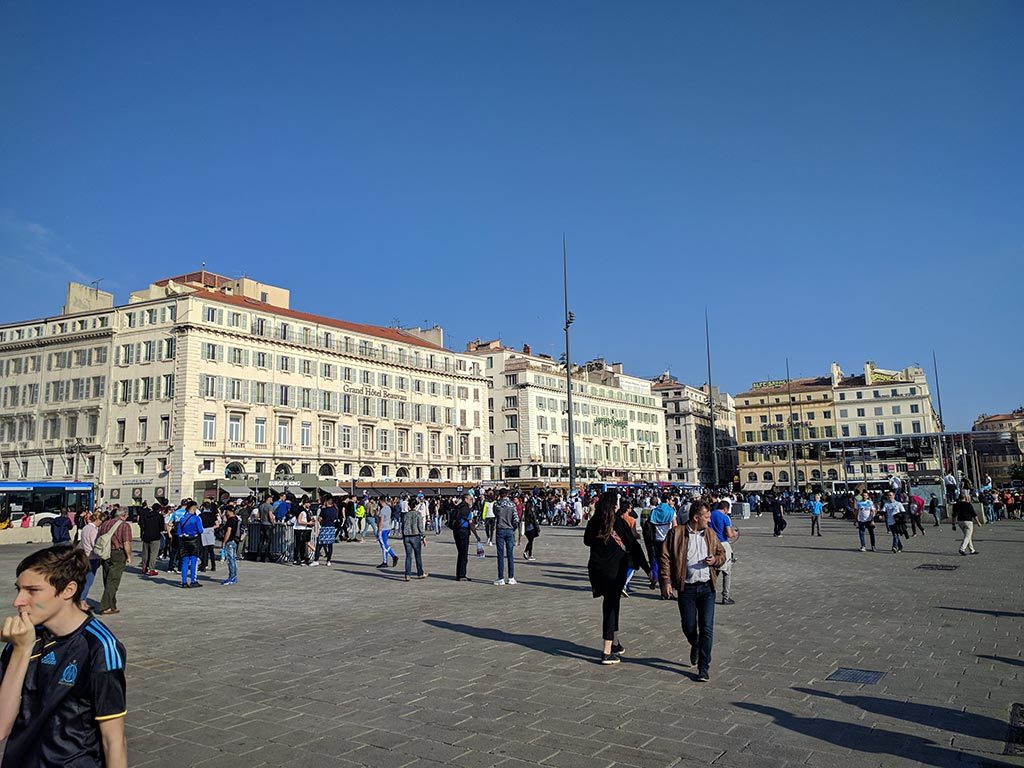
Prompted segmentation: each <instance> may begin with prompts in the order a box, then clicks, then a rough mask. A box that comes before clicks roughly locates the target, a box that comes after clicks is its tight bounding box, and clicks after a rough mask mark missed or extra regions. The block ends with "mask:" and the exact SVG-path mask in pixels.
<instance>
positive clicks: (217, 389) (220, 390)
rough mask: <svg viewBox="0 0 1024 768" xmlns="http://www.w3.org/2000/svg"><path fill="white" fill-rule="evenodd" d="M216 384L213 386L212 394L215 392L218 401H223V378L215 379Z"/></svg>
mask: <svg viewBox="0 0 1024 768" xmlns="http://www.w3.org/2000/svg"><path fill="white" fill-rule="evenodd" d="M216 382H217V383H216V385H215V389H214V392H216V395H217V399H218V400H223V399H224V377H223V376H218V377H217V379H216Z"/></svg>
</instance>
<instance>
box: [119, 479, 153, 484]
mask: <svg viewBox="0 0 1024 768" xmlns="http://www.w3.org/2000/svg"><path fill="white" fill-rule="evenodd" d="M123 484H124V485H152V484H153V480H152V479H149V480H147V479H145V478H142V477H131V478H129V479H127V480H125V481H123Z"/></svg>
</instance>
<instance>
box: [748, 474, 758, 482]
mask: <svg viewBox="0 0 1024 768" xmlns="http://www.w3.org/2000/svg"><path fill="white" fill-rule="evenodd" d="M747 480H749V481H750V482H752V483H756V482H757V472H747Z"/></svg>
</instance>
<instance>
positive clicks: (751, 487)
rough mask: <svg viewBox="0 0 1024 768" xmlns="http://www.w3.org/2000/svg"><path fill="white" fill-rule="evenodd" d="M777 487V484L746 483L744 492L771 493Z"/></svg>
mask: <svg viewBox="0 0 1024 768" xmlns="http://www.w3.org/2000/svg"><path fill="white" fill-rule="evenodd" d="M774 487H775V483H744V484H743V490H744V491H770V490H771V489H772V488H774Z"/></svg>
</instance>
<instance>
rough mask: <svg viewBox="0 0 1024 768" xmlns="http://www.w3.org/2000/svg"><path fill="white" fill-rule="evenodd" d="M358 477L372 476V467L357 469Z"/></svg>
mask: <svg viewBox="0 0 1024 768" xmlns="http://www.w3.org/2000/svg"><path fill="white" fill-rule="evenodd" d="M359 476H360V477H373V467H362V468H360V470H359Z"/></svg>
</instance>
